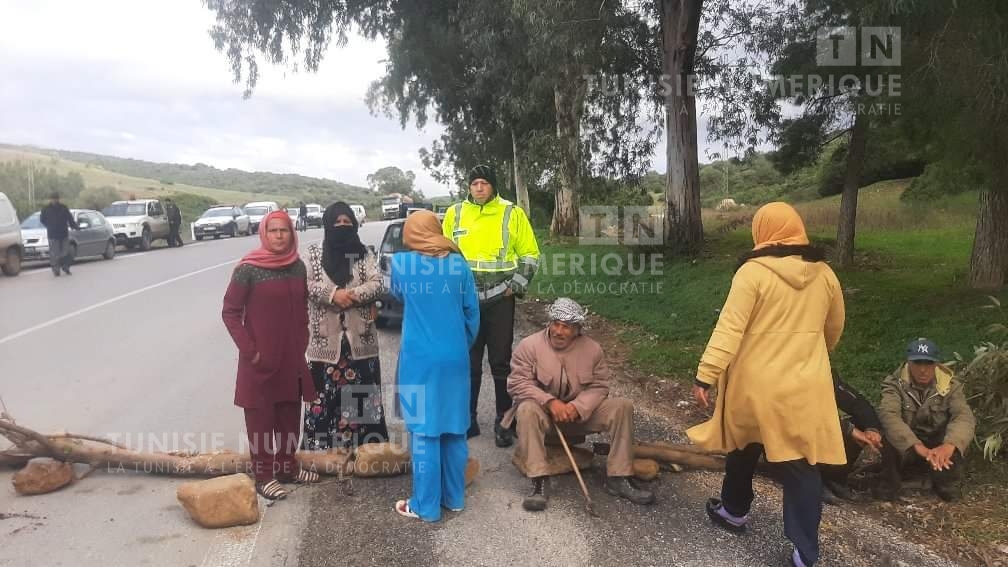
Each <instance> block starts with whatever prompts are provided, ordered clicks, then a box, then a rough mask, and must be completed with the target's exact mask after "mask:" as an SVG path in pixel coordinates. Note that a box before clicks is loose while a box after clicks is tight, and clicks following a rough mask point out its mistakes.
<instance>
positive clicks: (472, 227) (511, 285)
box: [442, 165, 539, 447]
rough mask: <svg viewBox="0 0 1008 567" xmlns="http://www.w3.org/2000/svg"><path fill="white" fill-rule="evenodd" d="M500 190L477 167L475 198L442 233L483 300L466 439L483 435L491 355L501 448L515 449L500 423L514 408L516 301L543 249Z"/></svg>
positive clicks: (488, 171)
mask: <svg viewBox="0 0 1008 567" xmlns="http://www.w3.org/2000/svg"><path fill="white" fill-rule="evenodd" d="M496 187H497V176H496V175H495V173H494V171H493V169H492V168H491V167H490V166H489V165H478V166H476V167H474V168H473V169H472V170H471V171H470V172H469V196H468V197H467V198H466V199H465V200H464V201H462V202H460V203H455V204H454V205H453V206H451V207H450V208H449V209H448V211H447V212H446V213H445V217H444V221H443V224H442V229H443V233H444V236H445V237H447V238H448V239H449V240H452V241H453V242H454V243H455V244H456V246H458V248H459V250H461V251H462V255H463V256H464V257H465V259H466V262H468V264H469V267H470V268H471V269H472V271H473V275H474V276H475V278H476V286H477V296H478V298H479V301H480V331H479V334H478V335H477V336H476V342H475V343H474V344H473V345H472V350H470V351H469V378H470V389H471V394H470V399H469V412H470V414H471V415H470V418H471V423H470V425H469V430H468V431H467V432H466V435H467V436H468V437H475V436H477V435H479V434H480V428H479V423H478V422H477V419H476V408H477V404H478V402H479V391H480V385H481V383H482V381H483V353H484V351H485V352H486V353H487V358H488V359H489V362H490V374H491V375H492V376H493V383H494V397H495V402H496V410H497V414H496V419H495V421H494V442H495V443H496V445H497V446H498V447H510V446H511V445H512V444H513V443H514V435H515V434H514V428H506V427H502V426H501V424H500V421H501V418H502V417H503V416H504V414H505V413H506V412H507V411H508V410H509V409H511V396H510V395H508V390H507V377H508V373H509V372H510V371H511V346H512V344H513V342H514V313H515V297H521V296H522V295H524V294H525V291H526V290H527V289H528V285H529V283H530V282H531V281H532V277H533V276H534V275H535V273H536V270H537V269H538V268H539V245H538V244H537V243H536V238H535V234H534V233H533V232H532V225H531V224H530V223H529V220H528V217H527V216H525V211H523V210H522V209H521V208H520V207H516V206H515V205H514V203H512V202H510V201H508V200H506V199H503V198H501V196H500V195H498V193H497V189H496Z"/></svg>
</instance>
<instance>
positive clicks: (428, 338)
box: [389, 211, 480, 522]
mask: <svg viewBox="0 0 1008 567" xmlns="http://www.w3.org/2000/svg"><path fill="white" fill-rule="evenodd" d="M403 243H404V244H405V245H406V247H407V248H408V249H409V250H410V251H409V252H400V253H398V254H395V255H393V256H392V269H391V276H390V277H391V284H390V290H389V291H390V292H391V293H392V295H393V296H395V297H396V298H397V299H398V300H399V301H401V302H402V303H403V306H404V308H403V309H404V311H403V325H402V343H401V344H402V346H401V348H400V351H399V372H398V383H399V399H400V400H401V402H402V404H401V406H402V413H403V414H404V415H403V421H405V423H406V429H407V430H408V431H409V440H410V441H409V444H410V450H411V451H412V466H413V496H412V497H411V498H410V499H409V500H399V501H398V502H396V505H395V510H396V512H397V513H399V514H400V515H403V516H407V517H411V518H420V519H421V520H424V521H427V522H435V521H437V520H439V519H441V508H447V509H449V510H451V511H454V512H458V511H461V510H462V509H463V507H464V506H465V468H466V461H467V460H468V457H469V448H468V445H467V444H466V437H465V433H466V430H468V429H469V387H468V386H469V384H468V374H469V372H468V368H469V352H468V351H469V347H470V346H471V345H472V344H473V341H474V340H475V339H476V334H477V333H478V332H479V326H480V320H479V318H480V308H479V300H478V299H477V297H476V287H475V280H474V279H473V274H472V271H471V270H470V269H469V267H468V266H467V265H466V262H465V259H464V258H463V257H462V256H461V255H460V254H458V247H456V246H455V244H454V243H453V242H452V241H450V240H448V239H447V238H445V237H444V235H443V234H442V233H441V227H440V226H439V224H438V219H437V216H436V215H435V214H434V213H432V212H430V211H418V212H416V213H413V214H412V215H410V216H409V217H408V218H407V219H406V224H405V226H404V227H403Z"/></svg>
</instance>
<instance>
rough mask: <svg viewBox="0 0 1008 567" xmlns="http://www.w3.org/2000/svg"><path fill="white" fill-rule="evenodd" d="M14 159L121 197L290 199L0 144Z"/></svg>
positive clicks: (2, 153)
mask: <svg viewBox="0 0 1008 567" xmlns="http://www.w3.org/2000/svg"><path fill="white" fill-rule="evenodd" d="M17 161H20V162H24V163H28V162H33V163H35V164H36V166H38V167H39V168H51V169H54V170H56V172H57V173H59V174H61V175H66V174H67V173H70V172H72V171H75V172H77V173H79V174H80V175H81V176H82V177H83V178H84V183H85V185H86V186H87V187H102V186H108V187H112V188H114V189H115V190H117V191H119V192H120V193H121V194H122V195H123V196H124V197H129V196H130V195H135V196H136V197H137V198H145V197H164V196H168V195H170V194H171V193H192V194H194V195H202V196H204V197H209V198H211V199H213V200H214V201H216V202H218V203H233V204H237V205H243V204H245V203H248V202H250V201H277V202H279V203H281V204H282V203H285V202H286V201H288V200H289V199H290V196H289V195H287V196H285V195H279V194H264V193H251V192H248V193H246V192H243V191H229V190H224V189H214V188H212V187H201V186H198V185H186V184H183V183H162V182H161V181H158V180H155V179H145V178H142V177H131V176H129V175H123V174H121V173H115V172H112V171H107V170H105V169H103V168H101V167H99V166H92V165H89V164H85V163H80V162H76V161H70V160H67V159H63V158H59V157H55V156H51V155H47V154H45V153H43V152H33V151H29V150H24V149H12V148H5V147H0V163H2V162H17Z"/></svg>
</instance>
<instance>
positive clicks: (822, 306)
mask: <svg viewBox="0 0 1008 567" xmlns="http://www.w3.org/2000/svg"><path fill="white" fill-rule="evenodd" d="M752 237H753V244H754V245H755V246H754V248H753V249H752V250H751V251H749V252H747V253H746V254H744V255H743V256H742V257H741V258H740V262H739V266H738V268H737V270H736V272H735V276H734V278H732V285H731V289H730V290H729V292H728V298H727V299H726V300H725V304H724V307H723V308H722V309H721V315H720V317H719V318H718V322H717V326H716V327H715V328H714V332H713V333H712V334H711V338H710V341H709V342H708V343H707V348H706V350H704V353H703V356H702V357H701V359H700V365H699V368H698V369H697V379H696V383H695V385H694V386H693V395H694V397H695V398H696V400H697V403H698V404H700V405H701V406H702V407H705V408H706V407H707V406H708V404H709V401H708V397H707V393H708V389H709V388H710V387H711V386H714V385H716V386H717V405H716V406H715V408H714V415H713V417H712V418H711V419H710V420H709V421H707V422H706V423H703V424H701V425H697V426H695V427H692V428H690V429H689V430H688V431H687V435H689V437H690V439H692V440H693V442H694V443H696V444H697V445H698V446H700V447H701V448H703V449H706V450H708V451H716V452H723V453H727V458H726V460H725V476H724V481H723V483H722V486H721V498H720V499H717V498H711V499H710V500H708V502H707V514H708V516H709V517H710V519H711V521H712V522H714V523H715V524H716V525H718V526H720V527H723V528H725V529H727V530H729V531H732V532H741V531H744V530H745V527H746V524H747V523H748V522H749V510H750V507H751V505H752V501H753V489H752V480H753V474H754V473H755V472H756V464H757V463H758V462H759V459H760V456H761V455H763V454H764V453H765V454H766V460H767V463H768V464H769V468H770V470H771V472H772V473H773V474H774V475H775V476H776V477H777V478H778V480H779V481H780V482H781V483H782V484H783V486H784V533H785V535H786V536H787V537H788V539H790V540H791V542H792V543H793V544H794V551H793V552H792V553H791V557H790V561H791V563H792V564H793V565H797V566H799V567H801V566H804V565H812V564H814V563H815V562H816V561H818V560H819V521H820V519H821V516H822V478H821V476H820V473H819V470H818V469H817V468H816V466H815V465H817V464H819V463H824V464H827V465H842V464H844V463H846V462H847V457H846V455H845V451H844V444H843V435H842V434H841V431H840V416H839V413H838V411H837V404H836V398H835V396H834V393H833V378H832V374H831V369H830V360H829V351H831V350H833V348H834V347H835V346H836V345H837V342H838V341H839V340H840V335H841V333H842V332H843V327H844V301H843V291H842V290H841V288H840V282H839V281H838V280H837V277H836V275H835V274H834V273H833V270H831V269H830V267H829V266H828V265H827V264H826V262H824V261H823V258H824V254H823V252H822V250H820V249H818V248H814V247H812V246H810V245H809V240H808V236H807V235H806V233H805V224H804V223H803V222H802V219H801V217H800V216H799V215H798V212H797V211H796V210H794V208H793V207H791V205H788V204H787V203H780V202H777V203H770V204H768V205H764V206H763V207H761V208H760V209H759V210H758V211H756V215H755V216H754V217H753V221H752Z"/></svg>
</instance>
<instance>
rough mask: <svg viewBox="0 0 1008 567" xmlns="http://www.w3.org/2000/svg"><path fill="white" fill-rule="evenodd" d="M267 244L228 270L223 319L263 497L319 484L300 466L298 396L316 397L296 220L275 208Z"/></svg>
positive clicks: (265, 229)
mask: <svg viewBox="0 0 1008 567" xmlns="http://www.w3.org/2000/svg"><path fill="white" fill-rule="evenodd" d="M259 241H260V242H261V243H262V246H261V247H260V248H258V249H256V250H253V251H252V252H249V253H248V254H246V255H245V257H244V258H242V260H241V262H239V263H238V267H236V268H235V270H234V273H233V274H232V275H231V284H230V285H229V286H228V289H227V293H226V294H225V295H224V310H223V313H222V316H223V318H224V325H225V326H227V329H228V332H229V333H231V338H233V339H234V342H235V345H237V346H238V380H237V384H236V385H235V401H234V403H235V405H236V406H239V407H242V408H244V409H245V429H246V431H247V432H248V439H249V449H250V451H251V453H252V463H251V465H252V466H251V469H252V470H251V472H252V473H254V475H255V480H256V491H258V492H259V494H261V495H262V496H264V497H265V498H268V499H270V500H278V499H281V498H284V497H286V496H287V491H286V490H284V488H283V487H282V486H280V484H279V483H281V482H283V483H287V482H298V483H307V482H317V481H318V480H319V476H318V474H317V473H315V472H314V471H308V470H301V468H300V466H299V465H298V463H297V460H296V459H295V458H294V451H295V450H296V449H297V446H298V437H299V436H300V435H299V433H300V427H299V426H300V421H301V403H300V402H301V400H304V401H305V402H310V401H312V400H314V399H315V398H316V393H315V385H314V383H313V382H312V377H311V374H310V373H309V371H308V365H307V363H306V362H305V349H306V348H307V346H308V291H307V286H306V284H305V281H306V280H305V265H304V262H302V261H301V259H300V258H299V257H298V245H297V236H296V234H295V232H294V225H293V223H292V222H291V220H290V217H289V216H287V213H286V212H285V211H274V212H272V213H270V214H269V215H267V216H266V218H264V219H263V220H262V223H260V225H259Z"/></svg>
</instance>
